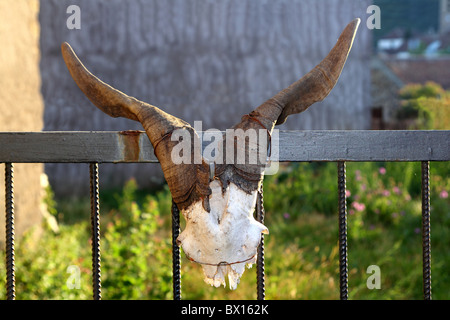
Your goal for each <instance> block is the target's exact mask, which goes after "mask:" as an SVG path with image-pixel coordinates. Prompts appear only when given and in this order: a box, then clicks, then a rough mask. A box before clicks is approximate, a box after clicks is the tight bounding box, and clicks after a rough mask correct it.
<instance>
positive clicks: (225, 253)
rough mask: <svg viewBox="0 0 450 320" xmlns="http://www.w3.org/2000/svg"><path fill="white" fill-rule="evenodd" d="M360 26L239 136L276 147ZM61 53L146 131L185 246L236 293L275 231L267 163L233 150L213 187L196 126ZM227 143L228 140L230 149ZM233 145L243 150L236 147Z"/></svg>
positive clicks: (249, 120) (80, 79)
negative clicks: (259, 199) (265, 198)
mask: <svg viewBox="0 0 450 320" xmlns="http://www.w3.org/2000/svg"><path fill="white" fill-rule="evenodd" d="M359 23H360V19H355V20H353V21H352V22H350V23H349V24H348V25H347V27H346V28H345V29H344V31H343V32H342V34H341V36H340V37H339V39H338V41H337V43H336V45H335V46H334V47H333V49H332V50H331V51H330V53H329V54H328V55H327V57H325V59H323V60H322V62H320V63H319V64H318V65H317V66H316V67H315V68H314V69H312V70H311V71H310V72H309V73H308V74H306V75H305V76H304V77H302V78H301V79H300V80H298V81H296V82H295V83H293V84H292V85H291V86H289V87H288V88H286V89H284V90H282V91H281V92H279V93H278V94H277V95H275V96H274V97H272V98H270V99H269V100H267V101H266V102H265V103H263V104H262V105H260V106H259V107H258V108H256V109H255V110H254V111H252V112H251V113H250V114H248V115H245V116H243V117H242V119H241V121H240V122H239V123H238V124H236V125H235V126H234V127H233V128H232V129H235V130H238V129H241V131H240V132H242V133H246V132H248V131H249V130H255V131H256V132H258V134H259V135H260V134H262V133H264V134H268V135H266V136H265V137H263V140H259V139H258V141H265V140H264V139H267V140H266V141H265V142H270V141H269V140H270V134H271V133H272V130H273V128H274V126H275V125H280V124H282V123H284V122H285V120H286V118H287V117H288V116H289V115H291V114H295V113H300V112H302V111H304V110H306V109H307V108H308V107H309V106H310V105H312V104H313V103H315V102H317V101H321V100H323V99H324V98H325V97H326V96H327V95H328V94H329V93H330V91H331V89H332V88H333V87H334V86H335V84H336V82H337V80H338V78H339V76H340V74H341V71H342V68H343V67H344V64H345V61H346V59H347V56H348V54H349V52H350V49H351V46H352V43H353V39H354V36H355V34H356V30H357V28H358V25H359ZM61 49H62V55H63V58H64V60H65V62H66V65H67V67H68V69H69V71H70V73H71V75H72V77H73V79H74V80H75V82H76V83H77V85H78V86H79V87H80V89H81V90H82V91H83V92H84V93H85V95H86V96H87V97H88V98H89V99H90V100H91V101H92V103H93V104H94V105H96V106H97V107H98V108H99V109H101V110H102V111H104V112H105V113H106V114H108V115H110V116H112V117H125V118H128V119H132V120H135V121H139V122H140V123H141V124H142V125H143V127H144V129H145V131H146V133H147V135H148V137H149V139H150V142H151V143H152V145H153V148H154V152H155V155H156V156H157V158H158V160H159V162H160V164H161V167H162V170H163V173H164V177H165V179H166V181H167V184H168V186H169V189H170V192H171V194H172V198H173V200H174V202H175V203H176V204H177V206H178V208H179V209H180V210H181V212H182V213H183V215H184V217H185V219H186V228H185V230H184V231H183V232H182V233H181V234H180V236H179V237H178V239H177V242H178V243H179V244H180V245H181V246H182V247H183V251H184V252H185V254H186V256H187V257H188V258H189V259H190V260H192V261H195V262H197V263H200V264H201V265H202V267H203V271H204V274H205V281H206V282H207V283H209V284H211V285H214V286H216V287H218V286H220V285H221V284H223V285H225V278H226V276H227V275H228V281H229V284H230V288H231V289H235V288H236V286H237V284H238V283H239V279H240V277H241V276H242V274H243V272H244V270H245V265H246V264H247V265H251V264H253V263H255V262H256V252H257V247H258V245H259V243H260V240H261V233H268V229H267V228H266V227H265V226H264V225H262V224H261V223H259V222H257V221H256V220H255V219H254V218H253V211H254V208H255V203H256V195H257V192H258V190H259V188H260V186H261V182H262V179H263V174H264V168H265V166H266V161H265V159H266V158H265V157H262V158H261V157H258V161H257V162H256V163H248V162H245V161H244V163H242V162H239V161H237V159H236V155H237V154H238V152H236V153H233V152H231V156H230V150H228V149H227V150H223V152H222V154H221V157H222V158H221V160H223V161H218V162H217V163H216V165H215V169H214V171H213V172H212V173H213V175H212V179H211V178H210V165H209V163H208V161H207V160H206V159H204V158H203V157H202V155H201V150H199V148H198V146H199V145H200V143H199V141H198V140H199V137H198V135H197V133H196V132H195V130H194V129H193V128H192V127H191V126H190V125H189V124H188V123H186V122H185V121H183V120H181V119H178V118H176V117H174V116H172V115H170V114H167V113H165V112H164V111H162V110H161V109H159V108H157V107H155V106H152V105H150V104H147V103H145V102H142V101H139V100H137V99H135V98H133V97H129V96H127V95H126V94H124V93H122V92H120V91H118V90H116V89H114V88H112V87H111V86H109V85H108V84H106V83H104V82H102V81H101V80H100V79H98V78H97V77H95V76H94V75H93V74H91V73H90V72H89V71H88V70H87V69H86V68H85V67H84V65H83V64H82V63H81V61H80V60H79V59H78V57H77V56H76V54H75V53H74V52H73V50H72V48H71V47H70V45H69V44H67V43H63V44H62V46H61ZM260 129H263V130H260ZM176 130H177V131H178V130H180V131H181V132H184V133H188V136H189V137H190V143H191V145H192V148H191V150H192V151H191V155H190V156H191V161H190V162H189V161H187V162H183V163H175V162H174V160H173V157H172V150H173V149H174V148H175V146H176V145H177V143H179V141H173V139H171V138H170V137H171V135H172V134H173V133H174V132H175V131H176ZM261 132H262V133H261ZM226 140H227V137H226V136H224V137H223V143H224V146H225V143H226ZM188 143H189V142H188ZM231 145H232V146H233V145H235V143H234V141H233V143H231ZM262 145H263V144H261V143H256V145H255V144H254V145H249V144H244V145H243V146H242V145H235V147H234V148H233V149H240V151H243V152H244V154H245V156H247V157H249V156H250V155H251V154H253V153H254V152H261V150H259V149H261V146H262ZM196 146H197V147H196ZM223 149H225V148H223ZM232 151H239V150H232ZM264 151H267V150H264ZM195 159H200V161H195ZM230 159H231V161H230ZM261 159H263V160H261Z"/></svg>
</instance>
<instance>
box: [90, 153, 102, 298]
mask: <svg viewBox="0 0 450 320" xmlns="http://www.w3.org/2000/svg"><path fill="white" fill-rule="evenodd" d="M89 173H90V186H91V188H90V195H91V234H92V290H93V298H94V300H101V299H102V283H101V264H100V262H101V256H100V201H99V177H98V163H96V162H95V163H90V164H89Z"/></svg>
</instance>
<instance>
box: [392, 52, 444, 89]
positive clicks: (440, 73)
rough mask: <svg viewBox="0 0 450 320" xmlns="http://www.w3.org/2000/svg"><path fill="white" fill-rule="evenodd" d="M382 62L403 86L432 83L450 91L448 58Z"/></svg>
mask: <svg viewBox="0 0 450 320" xmlns="http://www.w3.org/2000/svg"><path fill="white" fill-rule="evenodd" d="M384 62H385V64H386V65H387V66H388V67H389V68H390V69H391V70H392V72H393V73H394V74H395V75H396V76H397V77H398V78H399V79H400V80H401V81H402V82H403V83H405V84H408V83H420V84H424V83H426V82H428V81H433V82H436V83H438V84H440V85H441V86H442V87H443V88H444V89H446V90H448V89H450V58H437V59H426V58H419V59H389V60H386V61H384Z"/></svg>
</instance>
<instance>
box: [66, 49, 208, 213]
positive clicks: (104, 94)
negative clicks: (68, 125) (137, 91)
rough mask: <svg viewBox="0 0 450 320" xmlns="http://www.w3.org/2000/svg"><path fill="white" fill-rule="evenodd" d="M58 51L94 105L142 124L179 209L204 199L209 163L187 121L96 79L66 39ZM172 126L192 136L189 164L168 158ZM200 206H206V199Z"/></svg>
mask: <svg viewBox="0 0 450 320" xmlns="http://www.w3.org/2000/svg"><path fill="white" fill-rule="evenodd" d="M61 51H62V55H63V58H64V61H65V62H66V65H67V68H68V69H69V72H70V74H71V75H72V78H73V79H74V80H75V82H76V83H77V85H78V87H79V88H80V89H81V91H83V93H84V94H85V95H86V96H87V97H88V98H89V100H91V102H92V103H93V104H94V105H95V106H97V107H98V108H99V109H100V110H102V111H103V112H105V113H106V114H108V115H110V116H112V117H124V118H128V119H131V120H135V121H139V122H140V123H141V124H142V126H143V127H144V129H145V131H146V133H147V136H148V137H149V139H150V142H151V143H152V145H153V148H154V152H155V155H156V157H157V158H158V160H159V162H160V163H161V168H162V170H163V173H164V178H165V179H166V181H167V184H168V186H169V189H170V191H171V194H172V197H173V200H174V201H175V203H176V204H177V205H178V207H179V209H181V210H183V209H185V208H187V207H188V206H189V205H191V204H192V203H193V202H196V201H198V200H199V199H205V200H207V198H208V197H207V196H208V195H209V194H210V193H211V190H210V188H209V167H208V165H207V164H206V163H205V162H204V161H203V158H202V157H201V150H197V148H195V147H194V146H198V145H201V144H200V143H199V142H194V140H195V139H199V138H198V135H197V133H196V132H195V130H194V129H193V128H192V127H191V126H190V125H189V124H188V123H187V122H185V121H183V120H181V119H179V118H176V117H174V116H172V115H170V114H168V113H166V112H164V111H162V110H161V109H159V108H157V107H155V106H152V105H150V104H147V103H145V102H142V101H139V100H137V99H135V98H133V97H129V96H127V95H126V94H124V93H123V92H120V91H119V90H116V89H114V88H113V87H111V86H109V85H108V84H106V83H104V82H103V81H101V80H100V79H98V78H97V77H96V76H94V75H93V74H92V73H90V72H89V70H87V69H86V67H85V66H84V65H83V64H82V63H81V61H80V60H79V59H78V57H77V55H76V54H75V52H74V51H73V50H72V48H71V46H70V45H69V44H68V43H63V44H62V45H61ZM176 129H179V130H187V131H188V135H187V136H189V137H191V139H192V140H191V152H192V154H191V162H190V163H189V164H185V163H181V164H175V163H174V162H173V160H172V149H173V148H174V146H175V145H177V143H178V141H172V140H171V139H170V136H171V134H172V132H173V131H174V130H176ZM183 136H186V135H183ZM195 159H201V163H200V164H195V162H194V160H195ZM204 206H206V207H208V204H207V202H206V201H204Z"/></svg>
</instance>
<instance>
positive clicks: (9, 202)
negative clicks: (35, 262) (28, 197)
mask: <svg viewBox="0 0 450 320" xmlns="http://www.w3.org/2000/svg"><path fill="white" fill-rule="evenodd" d="M5 207H6V216H5V218H6V226H5V227H6V248H5V249H6V298H7V299H8V300H15V299H16V283H15V282H16V281H15V267H14V168H13V164H12V163H5Z"/></svg>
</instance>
